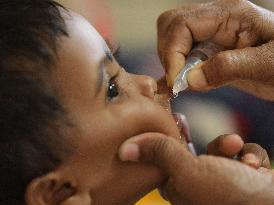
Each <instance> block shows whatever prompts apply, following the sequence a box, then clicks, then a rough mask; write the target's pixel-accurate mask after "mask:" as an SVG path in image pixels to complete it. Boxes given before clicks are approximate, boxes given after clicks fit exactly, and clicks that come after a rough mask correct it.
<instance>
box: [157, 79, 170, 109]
mask: <svg viewBox="0 0 274 205" xmlns="http://www.w3.org/2000/svg"><path fill="white" fill-rule="evenodd" d="M157 87H158V90H157V94H156V95H155V96H154V100H155V102H157V103H159V104H160V105H161V106H162V107H163V108H164V109H165V110H167V111H168V112H169V113H171V106H170V100H171V98H172V91H171V90H170V88H168V87H167V83H166V80H165V78H161V79H160V80H158V81H157Z"/></svg>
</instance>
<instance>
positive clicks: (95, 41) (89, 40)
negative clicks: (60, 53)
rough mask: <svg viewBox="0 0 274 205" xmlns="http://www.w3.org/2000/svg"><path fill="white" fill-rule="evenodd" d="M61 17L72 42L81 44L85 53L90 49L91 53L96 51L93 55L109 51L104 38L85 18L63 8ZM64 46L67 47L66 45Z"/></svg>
mask: <svg viewBox="0 0 274 205" xmlns="http://www.w3.org/2000/svg"><path fill="white" fill-rule="evenodd" d="M61 15H62V17H63V19H64V21H65V24H66V28H67V32H68V34H69V38H70V40H71V41H73V42H74V43H76V44H79V45H78V47H80V45H81V46H82V48H83V51H84V50H85V49H86V48H87V47H89V48H90V51H91V50H93V51H94V52H93V55H96V54H98V55H101V54H102V52H104V51H105V50H109V48H108V44H107V43H106V42H105V40H104V39H103V37H102V36H101V35H100V34H99V33H98V32H97V30H96V29H95V27H94V26H93V25H92V24H91V23H90V22H89V21H88V20H87V19H85V18H84V17H83V16H81V15H80V14H78V13H76V12H74V11H72V10H64V9H62V8H61ZM61 43H62V42H61ZM66 44H67V42H66ZM63 46H65V47H66V45H63ZM61 47H62V46H61Z"/></svg>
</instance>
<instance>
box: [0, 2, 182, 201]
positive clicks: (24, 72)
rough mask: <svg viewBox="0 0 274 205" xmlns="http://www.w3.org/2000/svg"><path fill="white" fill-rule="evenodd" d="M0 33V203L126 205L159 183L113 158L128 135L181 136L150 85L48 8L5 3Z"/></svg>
mask: <svg viewBox="0 0 274 205" xmlns="http://www.w3.org/2000/svg"><path fill="white" fill-rule="evenodd" d="M0 27H1V30H0V85H1V86H0V131H1V136H0V164H1V165H0V172H1V175H0V186H1V188H0V204H10V205H22V204H28V205H53V204H54V205H59V204H62V205H78V204H79V205H80V204H81V205H86V204H104V205H107V204H115V205H117V204H133V203H134V202H135V201H136V200H138V199H139V198H140V197H142V196H143V195H144V194H145V193H147V192H148V191H150V190H151V189H153V188H155V187H157V186H158V185H159V183H161V181H162V180H163V176H162V175H161V173H160V172H159V170H158V169H157V168H156V167H154V166H152V165H148V164H134V163H122V162H120V161H119V159H118V157H117V151H118V148H119V146H120V145H121V143H122V142H123V141H125V140H126V139H128V138H130V137H132V136H134V135H138V134H141V133H145V132H158V133H164V134H165V135H168V136H174V137H178V136H179V133H178V130H177V127H176V124H175V123H174V121H173V119H172V117H171V115H170V114H168V112H167V111H166V110H165V109H163V108H162V107H161V106H160V105H159V103H158V102H156V101H155V93H156V91H157V85H156V83H155V81H154V80H153V79H152V78H150V77H148V76H137V75H133V74H129V73H127V72H126V71H125V70H124V69H123V68H121V67H120V66H119V64H118V63H117V62H116V60H115V59H114V57H113V55H112V53H111V51H110V50H109V48H108V46H107V45H106V43H105V41H104V40H103V39H102V37H101V36H100V35H99V34H98V33H97V31H96V30H95V29H94V28H93V27H92V26H91V25H90V24H89V23H88V22H87V21H86V20H85V19H84V18H82V17H81V16H79V15H77V14H75V13H73V12H71V11H67V10H65V9H63V8H61V7H60V6H59V5H57V4H56V3H54V2H53V1H51V0H2V3H1V7H0ZM91 201H92V202H91Z"/></svg>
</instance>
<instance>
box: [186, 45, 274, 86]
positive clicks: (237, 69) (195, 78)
mask: <svg viewBox="0 0 274 205" xmlns="http://www.w3.org/2000/svg"><path fill="white" fill-rule="evenodd" d="M273 49H274V42H269V43H267V44H264V45H262V46H259V47H248V48H244V49H235V50H228V51H224V52H220V53H218V54H216V55H215V56H213V57H212V58H210V59H209V60H207V61H205V62H204V64H203V65H202V66H201V67H200V68H195V69H193V70H191V71H190V72H189V73H188V77H187V78H188V83H189V85H190V87H191V88H192V89H194V90H204V89H211V88H216V87H218V86H222V85H225V84H228V83H230V82H232V81H235V80H252V81H254V82H263V83H271V81H272V83H273V79H274V71H273V69H271V68H272V67H273V65H274V62H273V59H274V52H273Z"/></svg>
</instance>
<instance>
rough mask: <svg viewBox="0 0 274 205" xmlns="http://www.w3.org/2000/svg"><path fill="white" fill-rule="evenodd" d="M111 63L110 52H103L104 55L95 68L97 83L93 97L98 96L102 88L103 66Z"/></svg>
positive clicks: (111, 56)
mask: <svg viewBox="0 0 274 205" xmlns="http://www.w3.org/2000/svg"><path fill="white" fill-rule="evenodd" d="M111 62H113V55H112V53H111V51H109V50H105V55H104V57H103V58H102V59H101V60H100V62H99V65H98V67H97V82H96V91H95V96H97V95H98V94H99V92H100V91H101V89H102V87H103V83H104V73H105V66H106V65H107V64H109V63H111Z"/></svg>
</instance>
